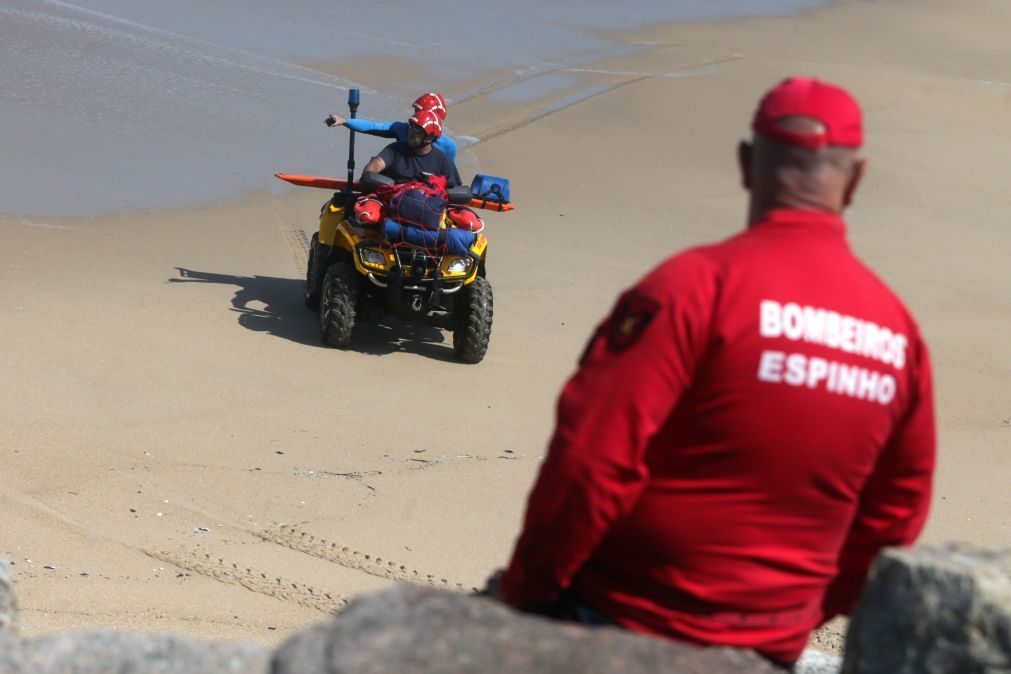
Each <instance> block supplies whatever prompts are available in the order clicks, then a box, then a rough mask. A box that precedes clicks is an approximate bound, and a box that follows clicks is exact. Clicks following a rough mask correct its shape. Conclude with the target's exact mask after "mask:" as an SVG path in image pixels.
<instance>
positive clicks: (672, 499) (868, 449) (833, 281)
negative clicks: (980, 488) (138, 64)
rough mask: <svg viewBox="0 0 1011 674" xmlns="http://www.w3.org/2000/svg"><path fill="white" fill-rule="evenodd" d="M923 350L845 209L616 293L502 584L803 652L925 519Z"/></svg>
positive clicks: (520, 600)
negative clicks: (849, 230) (871, 570)
mask: <svg viewBox="0 0 1011 674" xmlns="http://www.w3.org/2000/svg"><path fill="white" fill-rule="evenodd" d="M934 452H935V430H934V410H933V393H932V388H931V375H930V363H929V360H928V356H927V349H926V346H925V345H924V343H923V340H922V338H921V337H920V333H919V330H918V328H917V326H916V324H915V322H914V321H913V319H912V317H911V316H910V315H909V313H908V312H907V311H906V309H905V308H904V307H903V305H902V303H901V301H900V300H899V299H898V298H897V297H896V296H895V295H894V294H893V293H892V292H891V291H890V290H889V289H888V287H887V286H885V284H884V283H882V282H881V281H880V280H879V279H878V278H877V277H876V276H875V275H874V274H873V273H872V272H870V271H869V270H868V269H867V268H866V267H865V266H864V265H863V264H862V263H861V262H860V261H859V260H857V258H856V257H855V256H854V255H853V253H852V252H851V251H850V249H849V246H848V244H847V243H846V238H845V226H844V224H843V222H842V220H841V219H840V218H838V217H836V216H833V215H829V214H824V213H817V212H812V211H800V210H785V209H784V210H778V211H773V212H772V213H770V214H768V216H767V217H766V218H764V219H763V220H762V221H760V222H758V223H756V224H755V225H754V226H752V227H751V228H749V229H748V230H746V231H745V232H743V233H741V234H739V235H737V236H735V237H733V238H731V239H729V240H727V241H724V242H722V243H719V244H716V245H711V246H704V247H701V248H696V249H693V250H689V251H687V252H684V253H681V254H679V255H676V256H674V257H672V258H670V259H668V260H667V261H666V262H664V263H663V264H661V265H660V266H659V267H658V268H657V269H655V270H654V271H653V272H652V273H650V274H649V275H648V276H646V277H645V278H644V279H643V280H642V281H641V282H639V284H638V285H636V286H635V287H634V288H633V289H632V290H630V291H628V292H627V293H625V294H624V295H623V296H622V297H621V298H620V299H619V301H618V304H617V305H616V307H615V310H614V313H612V315H611V316H610V318H608V319H607V320H606V321H605V322H604V323H603V324H601V326H600V327H599V328H598V330H597V333H596V334H595V336H594V338H593V339H592V340H591V342H590V344H589V345H588V347H587V350H586V352H585V353H584V355H583V358H582V360H581V362H580V364H579V369H578V370H577V372H576V374H575V375H574V376H573V377H572V379H571V380H570V381H569V382H568V384H567V385H566V386H565V388H564V390H563V391H562V394H561V397H560V399H559V403H558V419H557V426H556V429H555V434H554V437H553V438H552V440H551V445H550V448H549V452H548V455H547V457H546V459H545V461H544V464H543V465H542V467H541V472H540V476H539V477H538V480H537V482H536V484H535V486H534V488H533V491H532V493H531V495H530V500H529V504H528V508H527V514H526V520H525V524H524V528H523V531H522V533H521V535H520V538H519V540H518V542H517V544H516V549H515V551H514V554H513V558H512V561H511V563H510V565H509V568H508V569H507V571H506V573H505V576H504V578H503V585H504V591H505V594H506V598H507V600H508V601H509V602H510V603H511V604H513V605H515V606H519V607H525V608H526V607H534V606H536V605H538V604H543V603H546V602H549V601H551V600H552V599H553V598H554V597H555V596H557V594H558V592H559V591H560V590H562V589H564V588H568V587H572V588H574V590H575V591H576V592H577V593H578V594H579V595H580V596H581V597H582V598H583V599H584V600H585V601H586V603H587V604H589V605H591V606H593V607H594V608H597V609H599V610H601V611H603V612H604V613H606V614H607V615H608V616H610V617H611V618H612V619H613V620H614V621H615V622H617V623H618V624H620V625H622V626H624V627H627V628H630V629H633V630H638V631H642V632H649V633H653V634H658V635H664V636H667V637H670V638H673V639H679V640H685V641H690V642H696V643H703V644H726V645H732V646H741V647H747V648H753V649H755V650H757V651H759V652H761V653H764V654H765V655H767V656H769V657H771V658H774V659H777V660H780V661H784V662H791V661H794V660H796V659H797V658H798V657H799V656H800V654H801V652H802V650H803V649H804V647H805V645H806V643H807V639H808V636H809V634H810V631H811V630H812V629H813V628H814V627H816V626H817V625H818V624H819V623H821V622H823V621H825V620H827V619H829V618H831V617H832V616H834V615H836V614H838V613H848V612H849V610H850V608H852V606H853V604H854V603H855V601H856V598H857V596H858V594H859V593H860V591H861V589H862V587H863V583H864V581H865V578H866V574H867V569H868V566H869V564H870V562H871V560H872V558H873V557H874V555H875V554H876V553H877V552H878V551H879V550H880V549H881V548H882V547H883V546H886V545H905V544H909V543H911V542H912V541H913V540H914V539H915V537H916V536H917V535H918V533H919V531H920V529H921V528H922V526H923V523H924V520H925V518H926V514H927V508H928V504H929V501H930V490H931V477H932V474H933V469H934Z"/></svg>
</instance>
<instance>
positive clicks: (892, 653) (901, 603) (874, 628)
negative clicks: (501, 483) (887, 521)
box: [843, 545, 1011, 674]
mask: <svg viewBox="0 0 1011 674" xmlns="http://www.w3.org/2000/svg"><path fill="white" fill-rule="evenodd" d="M845 651H846V652H845V659H844V663H843V673H844V674H942V673H945V674H946V673H948V672H951V673H952V674H954V673H956V672H957V673H958V674H997V672H1001V673H1002V674H1007V672H1011V551H1008V550H1005V551H981V550H977V549H973V548H970V547H968V546H958V545H948V546H941V547H933V546H921V547H917V548H913V549H908V550H887V551H885V552H884V553H882V554H881V555H879V556H878V559H877V560H876V561H875V563H874V566H873V568H872V570H871V575H870V579H869V581H868V585H867V589H866V590H865V591H864V594H863V596H862V597H861V600H860V604H859V606H858V607H857V609H856V611H854V614H853V616H852V618H851V620H850V626H849V630H848V632H847V635H846V649H845Z"/></svg>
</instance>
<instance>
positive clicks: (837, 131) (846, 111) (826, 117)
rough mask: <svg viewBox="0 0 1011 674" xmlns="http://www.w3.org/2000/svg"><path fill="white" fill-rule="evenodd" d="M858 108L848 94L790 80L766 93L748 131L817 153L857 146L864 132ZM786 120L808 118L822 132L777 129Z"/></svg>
mask: <svg viewBox="0 0 1011 674" xmlns="http://www.w3.org/2000/svg"><path fill="white" fill-rule="evenodd" d="M861 116H862V115H861V112H860V106H859V105H858V104H857V102H856V100H855V99H854V98H853V97H852V96H850V94H849V92H847V91H846V90H845V89H842V88H841V87H837V86H835V85H834V84H828V83H827V82H822V81H821V80H818V79H815V78H813V77H790V78H787V79H785V80H783V81H782V82H780V83H779V84H777V85H776V86H775V87H773V88H772V89H770V90H769V91H768V92H766V94H765V96H764V97H763V98H762V101H761V103H759V104H758V109H757V110H755V118H754V120H752V122H751V128H752V129H753V130H754V131H755V132H756V133H760V134H762V135H763V136H765V137H767V138H770V139H771V140H774V141H776V142H779V143H783V144H785V145H793V146H794V147H802V148H806V149H808V150H817V149H819V148H823V147H826V146H828V145H835V146H841V147H860V146H861V145H863V141H864V132H863V123H862V122H861ZM787 117H809V118H811V119H815V120H817V121H819V122H821V123H822V124H823V125H824V126H825V131H823V132H821V133H802V132H797V131H788V130H786V129H783V128H782V127H781V126H780V124H779V123H780V122H781V121H782V120H783V119H785V118H787Z"/></svg>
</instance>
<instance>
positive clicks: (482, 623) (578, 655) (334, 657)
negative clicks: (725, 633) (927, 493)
mask: <svg viewBox="0 0 1011 674" xmlns="http://www.w3.org/2000/svg"><path fill="white" fill-rule="evenodd" d="M840 667H841V671H842V672H843V674H941V673H948V672H950V673H952V674H954V673H958V674H976V673H979V674H997V673H998V672H1004V673H1006V672H1009V671H1011V551H1003V552H990V551H980V550H973V549H969V548H966V547H956V546H948V547H920V548H916V549H912V550H892V551H887V552H885V553H884V554H882V555H881V556H880V557H879V559H878V561H877V563H876V564H875V567H874V570H873V573H872V578H871V582H870V584H869V585H868V588H867V591H866V592H865V593H864V596H863V599H862V600H861V604H860V606H859V607H858V609H857V611H856V612H855V613H854V615H853V617H852V620H851V621H850V628H849V633H848V635H847V641H846V655H845V659H844V661H843V662H841V663H840V662H839V660H838V659H836V658H833V657H831V656H825V655H824V654H819V653H817V652H814V651H809V652H808V653H806V654H805V657H804V659H803V660H802V661H801V663H800V664H799V666H798V668H797V670H798V672H801V673H803V674H823V673H824V674H830V673H832V672H838V671H839V670H840ZM778 671H781V670H778V669H777V668H775V667H773V666H772V665H770V664H769V663H767V662H766V661H764V660H763V659H762V658H760V657H759V656H757V655H756V654H754V653H752V652H750V651H744V650H739V649H731V648H695V647H691V646H686V645H680V644H674V643H670V642H666V641H662V640H658V639H651V638H648V637H644V636H639V635H635V634H632V633H629V632H625V631H623V630H619V629H615V628H586V627H581V626H577V625H570V624H563V623H558V622H553V621H548V620H544V619H541V618H538V617H534V616H529V615H522V614H518V613H516V612H514V611H511V610H510V609H508V608H506V607H505V606H503V605H501V604H499V603H498V602H495V601H493V600H490V599H486V598H482V597H474V596H467V595H462V594H458V593H453V592H447V591H441V590H434V589H430V588H421V587H416V586H412V585H406V584H404V585H397V586H395V587H393V588H391V589H388V590H385V591H382V592H378V593H375V594H372V595H367V596H364V597H361V598H359V599H357V600H355V601H353V602H352V603H351V604H350V605H349V606H348V607H347V608H346V609H345V610H344V611H342V612H341V613H340V614H339V615H337V616H335V617H334V618H332V619H331V620H329V621H327V622H325V623H321V624H318V625H316V626H314V627H311V628H309V629H307V630H305V631H302V632H299V633H296V634H294V635H293V636H291V637H290V638H289V639H288V640H287V641H286V642H285V643H283V644H282V645H281V646H280V647H279V648H277V649H271V648H269V647H267V646H264V645H260V644H242V643H223V642H202V641H197V640H194V639H189V638H186V637H179V636H171V635H156V636H142V635H136V634H130V633H125V632H112V631H94V632H74V633H68V634H59V635H48V636H43V637H36V638H31V639H21V638H19V637H18V636H17V604H16V597H15V594H14V592H13V584H12V582H11V578H10V576H9V574H8V571H7V569H6V567H5V566H2V565H0V674H8V673H10V674H22V673H24V674H28V673H31V674H57V673H59V674H184V673H185V674H232V673H234V674H239V673H242V674H338V673H340V674H400V673H405V674H406V673H411V674H414V673H418V672H433V673H434V672H438V673H440V674H479V673H480V674H487V673H492V672H497V673H502V674H521V673H522V674H532V673H536V672H551V673H552V674H568V673H571V674H577V673H578V674H585V673H587V672H594V673H601V674H605V673H612V672H613V673H618V672H621V673H622V674H647V673H649V674H653V673H655V672H666V673H670V674H744V673H747V674H765V673H770V674H771V673H773V672H778Z"/></svg>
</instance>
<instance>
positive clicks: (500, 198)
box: [470, 173, 509, 204]
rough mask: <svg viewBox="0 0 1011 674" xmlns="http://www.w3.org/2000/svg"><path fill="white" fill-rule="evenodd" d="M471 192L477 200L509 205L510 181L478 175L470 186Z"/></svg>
mask: <svg viewBox="0 0 1011 674" xmlns="http://www.w3.org/2000/svg"><path fill="white" fill-rule="evenodd" d="M470 191H471V192H472V193H473V194H474V198H475V199H483V200H486V201H495V202H498V203H500V204H507V203H509V179H508V178H499V177H498V176H486V175H482V174H480V173H478V174H477V175H476V176H474V181H473V182H472V183H471V184H470Z"/></svg>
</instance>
